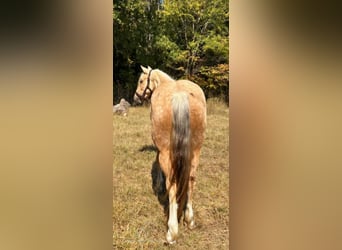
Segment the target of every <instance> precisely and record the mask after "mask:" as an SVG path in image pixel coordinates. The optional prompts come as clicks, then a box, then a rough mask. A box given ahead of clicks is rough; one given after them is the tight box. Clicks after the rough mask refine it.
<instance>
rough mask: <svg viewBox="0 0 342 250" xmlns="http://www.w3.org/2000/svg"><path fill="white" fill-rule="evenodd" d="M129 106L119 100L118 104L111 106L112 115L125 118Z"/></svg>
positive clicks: (122, 99) (127, 103) (122, 100)
mask: <svg viewBox="0 0 342 250" xmlns="http://www.w3.org/2000/svg"><path fill="white" fill-rule="evenodd" d="M130 106H131V104H130V103H129V102H127V101H126V100H125V99H124V98H121V100H120V103H119V104H116V105H114V106H113V113H114V114H118V115H123V116H127V114H128V109H129V107H130Z"/></svg>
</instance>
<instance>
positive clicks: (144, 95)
mask: <svg viewBox="0 0 342 250" xmlns="http://www.w3.org/2000/svg"><path fill="white" fill-rule="evenodd" d="M140 67H141V69H142V71H143V72H142V73H141V74H140V77H139V81H138V86H137V89H136V91H135V94H134V103H137V104H141V103H142V102H144V101H146V100H149V99H150V98H151V96H152V93H153V91H154V90H155V88H156V87H157V86H158V84H159V77H158V75H157V73H156V72H155V71H154V70H152V68H151V67H150V66H148V67H147V68H145V67H143V66H140Z"/></svg>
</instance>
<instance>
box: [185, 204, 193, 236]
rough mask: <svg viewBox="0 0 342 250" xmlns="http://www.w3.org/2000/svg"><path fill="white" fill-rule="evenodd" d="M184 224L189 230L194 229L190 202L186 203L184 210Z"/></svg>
mask: <svg viewBox="0 0 342 250" xmlns="http://www.w3.org/2000/svg"><path fill="white" fill-rule="evenodd" d="M185 222H186V223H187V225H188V227H189V228H190V229H193V228H194V227H195V220H194V211H193V210H192V202H191V201H188V203H187V205H186V209H185Z"/></svg>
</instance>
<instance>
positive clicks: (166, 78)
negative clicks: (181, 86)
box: [155, 69, 175, 81]
mask: <svg viewBox="0 0 342 250" xmlns="http://www.w3.org/2000/svg"><path fill="white" fill-rule="evenodd" d="M155 71H156V72H157V73H158V76H159V78H161V79H160V80H161V81H175V79H173V78H172V77H171V76H169V75H168V74H166V73H165V72H163V71H161V70H160V69H155Z"/></svg>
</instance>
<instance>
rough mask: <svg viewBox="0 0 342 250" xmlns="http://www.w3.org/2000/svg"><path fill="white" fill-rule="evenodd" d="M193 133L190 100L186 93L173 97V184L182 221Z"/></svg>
mask: <svg viewBox="0 0 342 250" xmlns="http://www.w3.org/2000/svg"><path fill="white" fill-rule="evenodd" d="M190 139H191V131H190V112H189V98H188V95H187V94H186V93H184V92H179V93H176V94H174V95H173V96H172V134H171V151H170V153H171V164H172V165H171V166H172V174H171V183H176V185H177V194H176V198H177V203H178V211H177V217H178V220H180V217H181V216H182V212H183V210H184V208H185V205H186V200H187V193H188V188H189V177H190V170H191V159H190V157H191V155H190V154H191V153H190V152H191V148H190V147H191V140H190Z"/></svg>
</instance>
